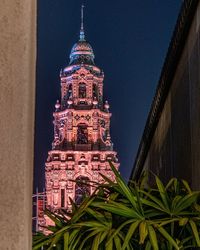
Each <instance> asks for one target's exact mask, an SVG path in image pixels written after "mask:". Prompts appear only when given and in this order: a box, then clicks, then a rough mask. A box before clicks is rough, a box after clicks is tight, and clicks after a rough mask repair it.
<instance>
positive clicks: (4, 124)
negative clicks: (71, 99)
mask: <svg viewBox="0 0 200 250" xmlns="http://www.w3.org/2000/svg"><path fill="white" fill-rule="evenodd" d="M35 47H36V1H35V0H16V1H13V0H1V1H0V114H1V121H0V128H1V129H0V138H1V139H0V162H1V164H0V250H28V249H31V244H32V243H31V241H32V238H31V223H32V220H31V217H32V204H31V201H32V172H33V168H32V167H33V143H34V105H35V104H34V96H35V52H36V49H35Z"/></svg>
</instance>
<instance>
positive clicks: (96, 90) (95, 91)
mask: <svg viewBox="0 0 200 250" xmlns="http://www.w3.org/2000/svg"><path fill="white" fill-rule="evenodd" d="M94 97H96V98H97V99H98V88H97V85H96V84H93V98H94Z"/></svg>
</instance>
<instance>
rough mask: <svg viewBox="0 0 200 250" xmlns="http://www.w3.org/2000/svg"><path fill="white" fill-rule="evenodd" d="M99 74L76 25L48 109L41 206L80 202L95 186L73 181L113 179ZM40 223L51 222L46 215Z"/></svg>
mask: <svg viewBox="0 0 200 250" xmlns="http://www.w3.org/2000/svg"><path fill="white" fill-rule="evenodd" d="M103 79H104V74H103V72H102V71H101V70H100V69H99V68H98V67H97V66H95V63H94V53H93V50H92V47H91V46H90V44H89V43H88V42H87V41H86V40H85V35H84V30H83V27H82V28H81V31H80V39H79V41H78V42H77V43H76V44H75V45H74V46H73V48H72V50H71V53H70V62H69V65H68V66H67V67H65V68H64V69H63V70H61V72H60V83H61V100H60V101H57V103H56V104H55V112H54V113H53V117H54V121H53V124H54V140H53V143H52V150H51V151H49V152H48V158H47V161H46V164H45V179H46V199H47V204H46V207H47V208H49V209H50V210H52V211H59V209H66V210H68V211H70V210H71V202H70V199H72V200H73V201H74V202H76V203H77V204H80V203H81V201H82V199H83V197H84V196H85V195H90V194H92V193H93V192H94V190H95V188H94V187H89V186H87V185H84V184H80V182H79V183H77V182H74V181H76V180H80V181H81V182H82V183H83V182H87V181H95V182H97V183H102V181H103V180H102V177H101V175H100V173H101V174H103V175H106V176H107V177H108V178H110V179H111V180H114V179H115V177H114V174H113V172H112V170H111V168H110V165H109V163H108V160H111V161H112V162H113V164H114V166H115V167H116V169H118V168H119V163H118V159H117V157H116V152H115V151H113V144H112V141H111V137H110V117H111V113H110V112H109V104H108V102H107V101H105V102H104V101H103ZM45 218H46V217H45ZM42 224H46V225H47V224H51V223H50V221H49V220H48V219H47V218H46V221H45V222H44V221H43V223H42Z"/></svg>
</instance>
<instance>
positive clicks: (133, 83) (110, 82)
mask: <svg viewBox="0 0 200 250" xmlns="http://www.w3.org/2000/svg"><path fill="white" fill-rule="evenodd" d="M83 2H84V4H85V6H86V7H85V10H84V11H85V18H84V19H85V25H84V26H85V33H86V39H87V40H88V41H89V42H90V44H91V45H92V47H93V50H94V53H95V58H96V60H95V62H96V65H97V66H98V67H100V68H101V69H103V70H104V73H105V81H104V97H105V99H108V101H109V104H110V106H111V107H110V110H111V112H112V114H113V115H112V118H111V136H112V140H113V142H114V149H115V150H116V151H117V152H118V156H119V160H120V163H121V167H120V172H121V173H122V175H123V176H124V177H125V179H126V180H128V178H129V175H130V172H131V169H132V167H133V163H134V158H135V155H136V153H137V149H138V146H139V142H140V139H141V136H142V132H143V129H144V126H145V123H146V119H147V115H148V112H149V110H150V105H151V102H152V98H153V96H154V92H155V88H156V85H157V82H158V79H159V76H160V72H161V68H162V65H163V63H164V59H165V55H166V52H167V48H168V46H169V42H170V39H171V36H172V32H173V29H174V26H175V23H176V19H177V16H178V12H179V9H180V6H181V2H182V1H181V0H143V1H141V0H123V1H120V0H115V1H114V0H93V1H92V0H90V1H89V0H88V1H81V0H73V1H69V0H39V1H38V33H37V36H38V44H37V45H38V47H37V89H36V91H37V97H36V125H35V181H34V184H35V186H39V188H40V189H41V187H42V183H44V182H43V180H44V164H45V161H46V158H47V152H48V150H50V149H51V143H52V140H53V124H52V120H53V117H52V112H53V111H54V104H55V102H56V100H57V99H59V98H60V82H59V72H60V69H61V68H63V67H64V66H65V65H67V64H68V62H69V53H70V50H71V48H72V46H73V44H74V43H75V42H76V41H77V40H78V35H79V29H80V6H81V3H83Z"/></svg>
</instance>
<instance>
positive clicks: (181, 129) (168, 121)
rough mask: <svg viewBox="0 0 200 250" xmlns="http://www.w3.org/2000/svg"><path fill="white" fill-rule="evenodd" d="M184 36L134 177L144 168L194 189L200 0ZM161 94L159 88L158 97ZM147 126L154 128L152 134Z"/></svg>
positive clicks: (199, 166)
mask: <svg viewBox="0 0 200 250" xmlns="http://www.w3.org/2000/svg"><path fill="white" fill-rule="evenodd" d="M185 2H191V1H185ZM193 3H194V2H193ZM182 11H183V9H182ZM186 24H187V25H189V24H188V22H185V24H184V25H186ZM179 25H180V24H179ZM183 35H184V36H186V38H185V39H184V44H182V46H183V47H182V51H181V53H180V56H179V58H178V60H177V62H176V64H175V65H174V68H173V69H175V71H174V73H173V77H172V80H171V82H170V83H168V85H169V89H168V91H167V94H166V96H165V98H163V97H161V101H160V103H159V106H162V109H161V111H160V113H157V114H156V115H155V117H154V126H155V128H154V129H152V127H151V126H149V124H151V119H149V118H148V120H147V124H146V127H145V132H144V134H143V138H142V142H141V144H140V148H139V151H138V155H137V158H136V161H135V166H134V167H135V168H134V170H133V173H132V177H131V178H133V179H137V178H139V176H140V174H141V172H142V170H143V169H148V170H151V171H152V172H154V173H156V174H158V175H159V176H160V177H161V179H163V180H164V181H167V180H168V179H169V178H170V177H178V178H183V179H186V180H188V181H189V182H190V183H191V184H192V186H193V188H194V189H200V1H197V4H196V6H195V11H194V13H193V15H192V18H191V20H190V28H189V32H187V34H183ZM182 43H183V40H182ZM179 47H180V45H178V46H177V50H178V49H179ZM174 60H175V59H174ZM173 69H172V70H173ZM172 70H171V71H172ZM168 74H170V73H169V72H168ZM163 79H165V78H164V77H163ZM163 81H164V80H163ZM160 92H161V93H162V88H160ZM160 95H161V96H162V94H160ZM158 97H159V91H157V96H156V97H155V98H158ZM155 98H154V103H153V104H152V105H155V103H156V102H155ZM153 108H154V107H153ZM159 108H160V107H159ZM152 110H154V109H151V112H152ZM151 117H152V114H150V118H151ZM148 127H149V129H150V130H152V131H150V132H149V133H147V132H148V130H147V128H148ZM149 134H152V136H149ZM151 181H152V180H151V177H150V182H151Z"/></svg>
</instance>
